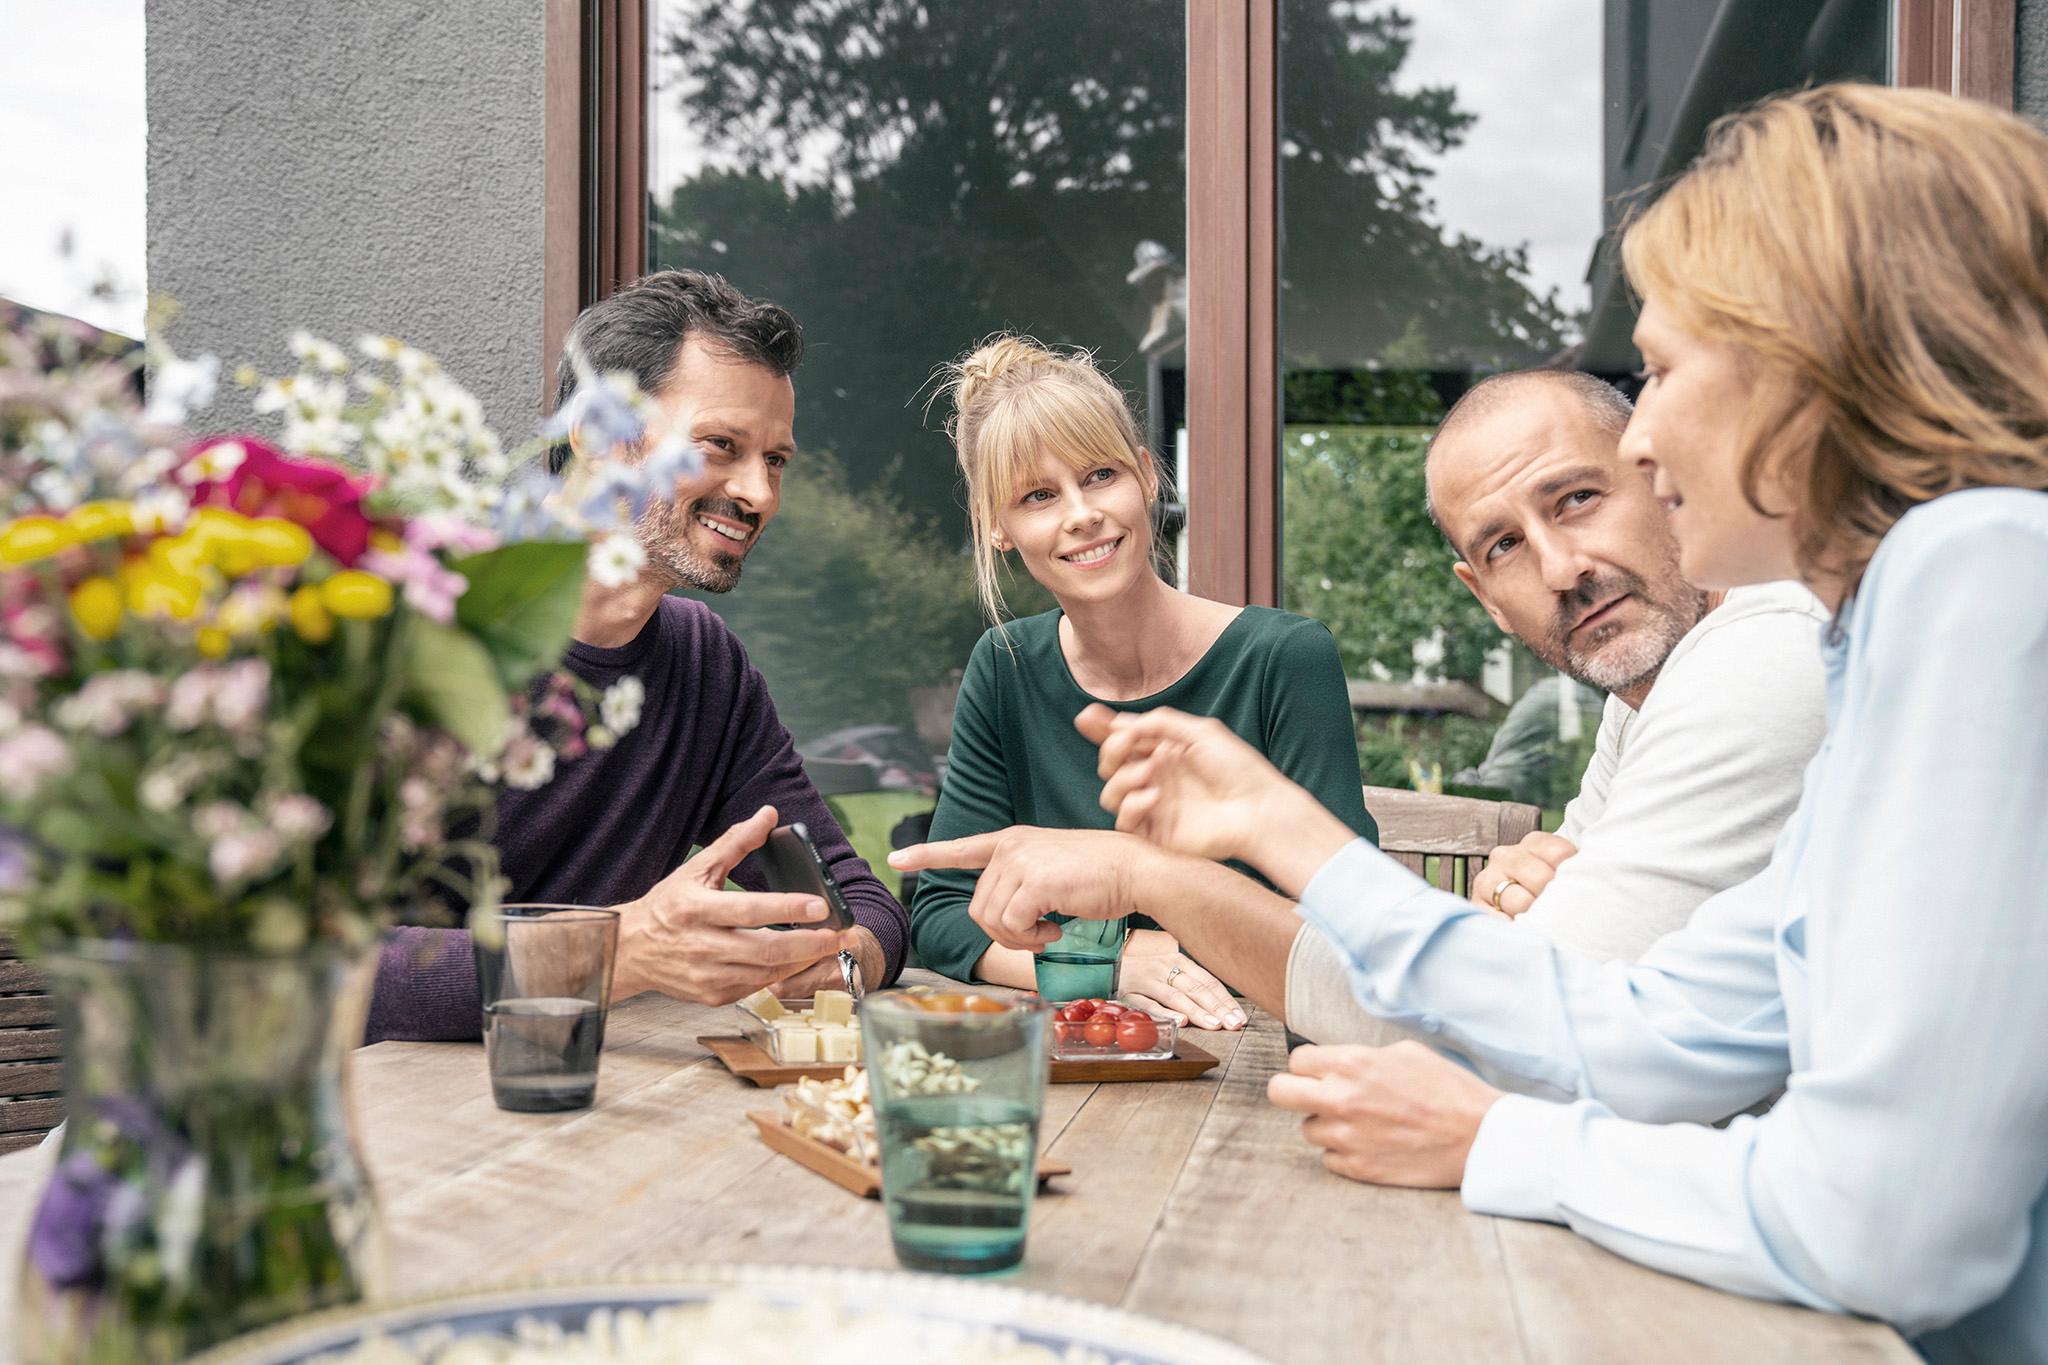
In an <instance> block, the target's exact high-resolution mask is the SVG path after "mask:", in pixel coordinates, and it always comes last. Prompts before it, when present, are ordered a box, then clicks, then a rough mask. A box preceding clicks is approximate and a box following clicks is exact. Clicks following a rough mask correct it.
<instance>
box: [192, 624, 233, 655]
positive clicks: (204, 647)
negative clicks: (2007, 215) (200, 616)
mask: <svg viewBox="0 0 2048 1365" xmlns="http://www.w3.org/2000/svg"><path fill="white" fill-rule="evenodd" d="M230 643H231V642H230V641H229V639H228V633H227V632H226V631H224V630H222V629H221V628H220V627H218V626H206V627H204V628H203V629H201V630H200V632H199V652H200V653H201V654H204V655H205V656H206V657H207V658H209V659H225V658H226V657H227V654H228V646H229V644H230Z"/></svg>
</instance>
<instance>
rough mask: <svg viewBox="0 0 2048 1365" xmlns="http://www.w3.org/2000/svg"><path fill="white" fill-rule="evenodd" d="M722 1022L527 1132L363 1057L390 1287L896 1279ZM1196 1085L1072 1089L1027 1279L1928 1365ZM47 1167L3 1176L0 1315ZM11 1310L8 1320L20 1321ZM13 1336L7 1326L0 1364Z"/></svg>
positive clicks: (1413, 1319) (1281, 1307)
mask: <svg viewBox="0 0 2048 1365" xmlns="http://www.w3.org/2000/svg"><path fill="white" fill-rule="evenodd" d="M731 1023H732V1012H731V1011H730V1010H712V1009H708V1008H704V1007H699V1006H691V1005H684V1004H680V1003H677V1002H674V1001H669V1000H663V999H660V998H658V997H647V996H643V997H641V998H639V999H636V1000H632V1001H628V1002H627V1003H625V1004H623V1005H621V1006H620V1007H618V1008H617V1009H616V1010H615V1011H614V1012H613V1015H612V1019H611V1022H610V1024H609V1026H608V1028H607V1035H608V1036H607V1046H606V1049H605V1053H604V1059H603V1063H602V1068H601V1071H600V1074H599V1083H598V1099H597V1104H596V1106H595V1107H594V1108H592V1109H590V1110H587V1111H584V1112H582V1113H579V1114H557V1115H538V1114H510V1113H506V1112H504V1111H502V1110H500V1109H498V1108H497V1107H496V1106H495V1105H493V1104H492V1102H491V1096H490V1085H489V1080H488V1077H487V1076H486V1075H485V1071H484V1059H483V1050H482V1048H481V1047H480V1046H477V1045H474V1044H426V1043H383V1044H379V1045H378V1046H376V1047H371V1048H366V1049H364V1050H363V1051H361V1052H359V1053H358V1054H356V1068H355V1104H356V1110H357V1114H358V1120H359V1122H358V1128H359V1131H360V1133H361V1136H362V1141H363V1145H364V1148H365V1154H366V1156H367V1158H368V1161H369V1164H370V1168H371V1171H372V1174H373V1176H374V1178H375V1180H376V1183H377V1187H378V1190H379V1193H380V1197H381V1200H382V1205H383V1209H384V1217H385V1226H386V1231H387V1234H388V1236H389V1239H390V1244H391V1254H392V1261H393V1272H394V1273H393V1284H392V1290H393V1291H394V1292H396V1293H401V1294H405V1293H416V1292H421V1291H426V1290H432V1289H438V1288H443V1287H447V1286H450V1285H456V1284H462V1283H468V1282H475V1281H503V1280H515V1279H519V1278H521V1277H525V1276H533V1275H538V1274H541V1273H544V1272H553V1271H602V1270H604V1269H606V1268H608V1267H613V1266H625V1265H660V1264H663V1263H677V1262H684V1261H751V1262H770V1263H801V1264H830V1265H843V1266H873V1267H883V1268H886V1267H889V1266H892V1265H893V1264H894V1261H893V1259H892V1257H891V1254H890V1250H889V1238H888V1231H887V1224H886V1221H885V1218H884V1215H883V1211H882V1206H881V1204H880V1203H879V1202H878V1201H875V1200H865V1199H858V1198H855V1197H854V1196H852V1195H850V1194H848V1193H846V1192H845V1191H843V1190H841V1189H839V1188H838V1187H837V1186H835V1185H832V1184H830V1183H829V1182H827V1181H826V1180H824V1179H823V1178H822V1177H820V1176H817V1175H814V1174H812V1173H811V1172H810V1171H808V1170H805V1169H804V1168H803V1167H801V1166H798V1165H797V1164H796V1163H795V1162H793V1161H791V1160H789V1159H787V1158H786V1157H782V1156H779V1155H777V1154H775V1153H774V1152H772V1151H770V1150H769V1149H768V1148H767V1147H766V1146H764V1145H763V1144H762V1142H761V1141H760V1139H759V1138H758V1137H757V1136H756V1134H755V1132H754V1129H753V1126H752V1125H751V1124H749V1123H748V1122H747V1120H746V1118H745V1114H746V1112H747V1111H748V1110H750V1109H763V1108H774V1107H776V1105H777V1103H778V1102H777V1100H776V1099H775V1097H773V1096H772V1095H771V1094H770V1093H768V1092H765V1091H761V1090H757V1089H755V1088H753V1087H752V1086H749V1085H746V1084H744V1083H743V1082H741V1081H739V1080H736V1079H735V1078H733V1077H732V1076H730V1075H729V1074H727V1073H726V1071H725V1070H724V1069H723V1068H722V1067H721V1066H719V1065H718V1064H717V1063H716V1062H714V1061H712V1060H711V1059H710V1057H709V1055H708V1054H707V1053H706V1052H705V1050H704V1049H703V1048H701V1047H699V1046H698V1045H697V1042H696V1038H697V1037H698V1035H700V1034H707V1033H714V1032H721V1031H727V1030H729V1029H730V1027H731ZM1197 1036H1198V1037H1199V1038H1200V1039H1201V1041H1202V1044H1203V1046H1205V1047H1207V1048H1208V1049H1209V1050H1210V1051H1212V1052H1214V1053H1216V1054H1217V1055H1218V1056H1219V1057H1220V1058H1221V1059H1222V1065H1221V1066H1219V1067H1218V1068H1217V1069H1216V1070H1214V1071H1212V1072H1210V1073H1209V1074H1208V1075H1207V1076H1205V1077H1203V1078H1202V1079H1200V1080H1193V1081H1178V1082H1171V1083H1146V1084H1140V1083H1122V1084H1101V1085H1056V1086H1050V1087H1048V1088H1047V1091H1046V1109H1045V1123H1044V1129H1043V1140H1044V1143H1045V1145H1046V1147H1047V1148H1048V1150H1049V1152H1050V1154H1051V1155H1053V1156H1056V1157H1058V1158H1060V1159H1062V1160H1064V1161H1067V1162H1069V1163H1071V1164H1072V1166H1073V1167H1074V1174H1073V1175H1071V1176H1069V1177H1065V1178H1063V1179H1062V1180H1061V1181H1060V1182H1059V1183H1058V1184H1057V1185H1055V1186H1054V1187H1053V1188H1054V1190H1055V1191H1056V1192H1054V1193H1051V1194H1049V1195H1047V1196H1045V1197H1043V1198H1041V1199H1039V1200H1038V1201H1037V1203H1036V1206H1035V1208H1034V1209H1033V1212H1032V1219H1031V1232H1030V1241H1029V1243H1028V1250H1027V1254H1026V1258H1025V1263H1024V1266H1023V1268H1022V1269H1021V1270H1020V1271H1019V1272H1017V1273H1016V1274H1015V1276H1014V1278H1015V1281H1016V1282H1017V1283H1020V1284H1023V1285H1028V1286H1031V1287H1033V1288H1038V1289H1044V1290H1049V1291H1053V1292H1057V1293H1062V1294H1069V1295H1074V1296H1077V1297H1080V1298H1084V1299H1093V1300H1097V1301H1100V1302H1104V1303H1111V1304H1119V1305H1122V1306H1123V1307H1126V1308H1130V1309H1134V1310H1136V1311H1138V1312H1142V1313H1149V1314H1152V1315H1154V1316H1157V1317H1161V1318H1166V1319H1170V1320H1172V1321H1176V1322H1180V1323H1184V1324H1187V1325H1189V1326H1194V1327H1200V1328H1203V1329H1206V1330H1207V1331H1210V1332H1213V1333H1215V1334H1217V1335H1219V1336H1222V1337H1226V1338H1229V1339H1231V1340H1234V1341H1237V1342H1239V1343H1241V1344H1243V1345H1245V1346H1247V1347H1250V1348H1252V1349H1253V1350H1255V1351H1257V1352H1259V1353H1261V1354H1263V1355H1265V1356H1268V1357H1270V1358H1271V1359H1273V1360H1275V1361H1285V1362H1292V1361H1345V1362H1352V1361H1360V1362H1364V1361H1388V1362H1396V1361H1398V1362H1403V1363H1404V1365H1407V1363H1408V1362H1416V1361H1429V1362H1439V1361H1446V1362H1447V1361H1463V1360H1472V1361H1484V1362H1488V1365H1497V1363H1498V1362H1503V1361H1531V1362H1536V1361H1546V1362H1575V1363H1576V1362H1598V1361H1629V1362H1634V1361H1641V1360H1645V1359H1652V1358H1654V1359H1658V1360H1660V1361H1663V1362H1679V1361H1730V1362H1740V1363H1741V1365H1763V1363H1764V1362H1770V1361H1799V1362H1807V1361H1821V1360H1826V1361H1837V1360H1862V1361H1902V1362H1903V1361H1911V1360H1914V1359H1916V1358H1917V1357H1915V1356H1914V1355H1913V1354H1912V1352H1910V1351H1909V1350H1908V1349H1907V1348H1906V1346H1905V1345H1904V1343H1903V1342H1902V1341H1901V1340H1900V1339H1899V1338H1898V1337H1897V1336H1896V1335H1895V1334H1894V1333H1892V1332H1891V1331H1890V1330H1889V1329H1887V1328H1884V1327H1882V1326H1880V1325H1878V1324H1874V1323H1869V1322H1862V1321H1857V1320H1853V1319H1845V1318H1837V1317H1829V1316H1826V1315H1823V1314H1819V1313H1811V1312H1806V1311H1804V1310H1801V1309H1796V1308H1790V1307H1785V1306H1782V1305H1777V1304H1763V1303H1755V1302H1752V1301H1749V1300H1746V1299H1741V1298H1737V1297H1734V1296H1731V1295H1726V1294H1721V1293H1717V1292H1715V1291H1713V1290H1709V1289H1704V1288H1701V1287H1699V1286H1698V1285H1694V1284H1689V1283H1686V1282H1684V1281H1681V1280H1676V1279H1672V1278H1670V1277H1668V1276H1664V1275H1659V1274H1657V1273H1655V1272H1652V1271H1648V1270H1644V1269H1642V1268H1640V1267H1637V1266H1633V1265H1630V1264H1628V1263H1626V1262H1624V1261H1622V1260H1620V1259H1618V1258H1616V1257H1613V1256H1610V1255H1609V1254H1607V1253H1606V1252H1604V1251H1601V1250H1599V1249H1598V1248H1596V1247H1594V1246H1592V1245H1591V1244H1590V1243H1587V1242H1584V1241H1582V1240H1580V1239H1579V1238H1577V1237H1575V1236H1573V1235H1572V1234H1571V1233H1569V1232H1566V1231H1565V1230H1563V1229H1561V1228H1556V1227H1548V1226H1543V1225H1539V1224H1532V1223H1518V1222H1512V1221H1508V1220H1498V1219H1492V1218H1484V1217H1477V1216H1474V1215H1472V1214H1468V1213H1467V1212H1465V1210H1464V1207H1463V1206H1462V1205H1461V1204H1460V1203H1459V1202H1458V1198H1457V1196H1456V1195H1455V1194H1450V1193H1441V1192H1421V1191H1412V1190H1386V1189H1376V1188H1373V1187H1370V1186H1366V1185H1359V1184H1355V1183H1353V1182H1351V1181H1347V1180H1343V1179H1340V1178H1338V1177H1336V1176H1334V1175H1331V1174H1329V1173H1328V1172H1326V1171H1325V1170H1324V1169H1323V1168H1322V1165H1321V1163H1320V1162H1319V1161H1318V1159H1317V1157H1316V1155H1315V1154H1314V1152H1313V1150H1312V1149H1311V1148H1309V1147H1308V1146H1307V1145H1306V1144H1304V1143H1303V1142H1302V1141H1301V1139H1300V1136H1299V1134H1298V1132H1297V1131H1296V1124H1295V1120H1294V1119H1293V1118H1292V1117H1290V1116H1289V1115H1287V1114H1285V1113H1283V1112H1281V1111H1279V1110H1276V1109H1274V1108H1273V1107H1272V1106H1270V1105H1268V1104H1267V1103H1266V1098H1265V1094H1266V1078H1267V1077H1268V1076H1270V1075H1271V1074H1272V1073H1273V1072H1274V1071H1275V1070H1277V1069H1279V1068H1281V1067H1282V1066H1284V1065H1285V1059H1286V1050H1285V1044H1284V1041H1283V1034H1282V1031H1281V1029H1280V1027H1279V1025H1278V1024H1277V1023H1276V1022H1275V1021H1274V1020H1272V1019H1271V1018H1270V1017H1268V1016H1266V1015H1264V1014H1262V1013H1259V1012H1257V1011H1253V1018H1252V1022H1251V1025H1250V1026H1249V1027H1248V1028H1247V1029H1246V1030H1245V1031H1244V1032H1243V1033H1242V1034H1235V1035H1233V1034H1215V1035H1210V1034H1201V1035H1197ZM48 1161H49V1156H48V1153H47V1151H46V1150H43V1151H35V1150H32V1151H25V1152H17V1153H14V1154H13V1155H11V1156H8V1157H5V1158H0V1248H4V1250H0V1306H4V1307H8V1308H11V1302H12V1298H13V1289H14V1274H13V1266H14V1265H15V1264H16V1262H17V1258H18V1255H19V1250H20V1247H21V1244H22V1240H23V1237H24V1231H25V1224H26V1220H27V1216H28V1212H29V1207H30V1203H31V1199H32V1196H33V1190H34V1185H35V1183H36V1181H37V1179H39V1175H40V1171H41V1170H43V1169H46V1168H47V1164H48ZM6 1316H9V1317H11V1314H7V1315H6ZM12 1335H13V1333H12V1331H11V1330H7V1331H5V1332H4V1333H0V1355H5V1354H6V1352H7V1350H8V1346H7V1344H6V1343H7V1342H9V1341H11V1338H12Z"/></svg>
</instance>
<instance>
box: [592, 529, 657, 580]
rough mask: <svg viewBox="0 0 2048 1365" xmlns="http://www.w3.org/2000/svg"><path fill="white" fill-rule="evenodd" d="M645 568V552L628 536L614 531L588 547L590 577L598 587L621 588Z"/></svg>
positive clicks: (638, 543)
mask: <svg viewBox="0 0 2048 1365" xmlns="http://www.w3.org/2000/svg"><path fill="white" fill-rule="evenodd" d="M646 567H647V551H645V550H643V549H641V548H640V542H639V541H637V540H635V539H633V538H632V537H631V536H629V535H625V534H623V533H621V532H618V531H614V532H612V534H610V535H608V536H606V537H605V538H604V539H603V540H600V541H599V542H597V544H595V545H593V546H591V547H590V577H591V579H592V581H594V582H595V583H596V584H597V585H598V586H599V587H603V588H623V587H625V586H626V585H627V584H628V583H631V582H632V581H633V580H634V579H636V578H638V577H639V576H640V570H642V569H644V568H646Z"/></svg>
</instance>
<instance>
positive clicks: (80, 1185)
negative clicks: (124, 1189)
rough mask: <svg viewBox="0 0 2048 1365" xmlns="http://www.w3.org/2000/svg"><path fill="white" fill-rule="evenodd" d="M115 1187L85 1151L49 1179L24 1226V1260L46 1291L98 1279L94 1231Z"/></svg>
mask: <svg viewBox="0 0 2048 1365" xmlns="http://www.w3.org/2000/svg"><path fill="white" fill-rule="evenodd" d="M119 1183H120V1182H119V1181H118V1180H116V1179H115V1177H114V1175H113V1173H112V1172H110V1171H108V1170H107V1169H106V1168H105V1167H103V1166H101V1165H100V1163H99V1162H98V1161H96V1160H94V1159H93V1157H92V1156H91V1155H89V1154H88V1153H85V1152H78V1153H76V1154H74V1155H72V1156H69V1157H67V1158H65V1160H64V1162H63V1164H62V1165H60V1166H58V1167H57V1169H56V1171H55V1172H54V1173H53V1174H52V1175H51V1176H50V1183H49V1185H48V1186H46V1187H45V1188H44V1190H43V1198H42V1202H40V1203H39V1204H37V1205H36V1216H35V1221H34V1222H33V1223H31V1224H30V1225H29V1230H28V1258H29V1263H30V1264H31V1265H33V1266H35V1268H36V1269H37V1270H38V1271H40V1272H41V1273H42V1276H43V1279H44V1280H45V1281H47V1282H48V1283H49V1285H50V1286H51V1287H52V1288H54V1289H71V1288H74V1287H76V1286H79V1285H88V1284H92V1283H94V1282H96V1281H97V1280H98V1279H99V1274H100V1228H101V1226H102V1224H103V1223H104V1222H105V1221H106V1214H107V1205H108V1204H109V1203H110V1202H112V1200H113V1197H114V1188H115V1186H116V1185H117V1184H119Z"/></svg>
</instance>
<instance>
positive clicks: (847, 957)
mask: <svg viewBox="0 0 2048 1365" xmlns="http://www.w3.org/2000/svg"><path fill="white" fill-rule="evenodd" d="M839 979H840V980H841V981H844V982H845V983H846V993H847V994H848V995H850V996H852V997H853V998H854V999H856V1000H858V999H860V998H861V997H862V996H863V995H866V994H867V987H865V986H863V985H862V984H861V980H860V963H858V962H856V961H855V960H854V957H853V954H852V953H850V952H846V951H843V950H842V951H841V952H840V954H839Z"/></svg>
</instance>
